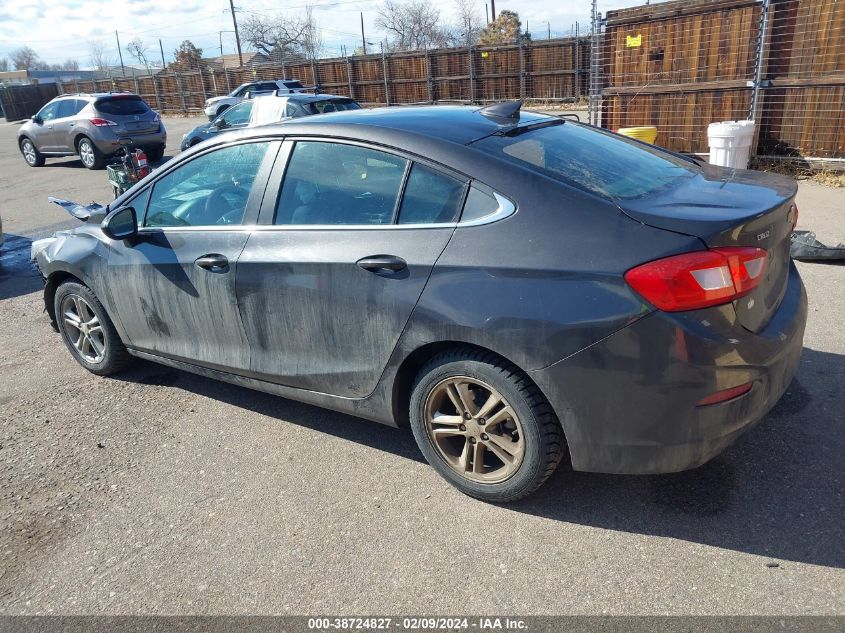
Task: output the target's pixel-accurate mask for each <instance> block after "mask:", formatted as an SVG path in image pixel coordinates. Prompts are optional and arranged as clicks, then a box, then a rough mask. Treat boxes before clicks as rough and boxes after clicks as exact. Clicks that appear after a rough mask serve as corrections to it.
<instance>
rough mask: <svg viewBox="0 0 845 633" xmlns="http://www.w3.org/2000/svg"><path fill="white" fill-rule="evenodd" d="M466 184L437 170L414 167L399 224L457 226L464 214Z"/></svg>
mask: <svg viewBox="0 0 845 633" xmlns="http://www.w3.org/2000/svg"><path fill="white" fill-rule="evenodd" d="M465 190H466V183H465V182H461V181H460V180H456V179H455V178H452V177H450V176H447V175H445V174H443V173H441V172H439V171H437V170H434V169H431V168H430V167H426V166H425V165H421V164H419V163H414V165H413V166H412V167H411V173H410V174H409V175H408V182H407V184H406V185H405V193H404V195H403V196H402V206H401V207H400V208H399V224H435V223H440V222H454V221H456V220H457V218H458V214H459V213H460V211H461V205H462V204H463V201H464V191H465Z"/></svg>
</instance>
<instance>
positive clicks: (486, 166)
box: [33, 104, 807, 501]
mask: <svg viewBox="0 0 845 633" xmlns="http://www.w3.org/2000/svg"><path fill="white" fill-rule="evenodd" d="M795 193H796V186H795V183H794V182H793V181H792V180H789V179H787V178H784V177H781V176H775V175H768V174H762V173H753V172H749V171H738V170H728V169H722V168H716V167H709V166H701V165H699V164H697V163H696V162H694V161H692V160H690V159H688V158H685V157H683V156H678V155H675V154H672V153H669V152H666V151H663V150H660V149H658V148H655V147H653V146H649V145H645V144H642V143H639V142H637V141H633V140H631V139H626V138H624V137H620V136H617V135H615V134H612V133H610V132H606V131H604V130H599V129H596V128H592V127H590V126H586V125H581V124H579V123H575V122H572V121H565V120H562V119H559V118H555V117H550V116H544V115H539V114H531V113H524V112H520V111H519V108H518V104H499V105H497V106H492V107H489V108H485V109H479V108H477V107H475V108H473V107H420V108H400V109H383V110H371V111H358V112H344V113H337V114H333V115H330V116H322V115H319V116H314V117H307V118H304V119H302V120H299V121H291V122H287V123H285V124H284V125H278V126H268V127H261V128H255V129H251V130H245V131H241V132H235V133H232V134H228V135H225V136H224V137H221V138H219V139H216V140H213V141H210V142H208V143H205V144H203V145H201V146H199V147H196V148H193V149H190V150H188V151H187V152H185V153H184V154H182V155H180V156H179V157H177V158H176V159H174V160H173V161H171V162H169V163H167V164H166V165H165V166H163V167H162V168H160V169H159V170H157V171H156V172H154V173H153V174H152V175H150V176H149V177H147V178H146V179H145V180H143V181H142V182H140V183H139V184H138V185H136V186H135V187H133V188H132V189H131V190H130V191H128V192H127V193H126V194H124V195H123V196H122V197H120V198H118V199H117V200H116V201H114V202H113V203H112V204H111V205H110V207H109V208H101V207H98V206H96V205H94V206H89V207H80V206H78V205H77V206H74V205H72V204H70V203H64V202H63V203H62V204H63V205H65V206H68V207H69V208H70V210H71V212H72V213H74V215H76V216H77V217H80V218H81V219H84V220H87V221H86V222H85V224H84V225H82V226H81V227H79V228H77V229H75V230H73V231H69V232H64V233H61V234H58V235H57V236H55V237H54V238H51V239H48V240H45V241H41V242H36V243H35V244H34V245H33V257H34V259H35V260H36V262H37V265H38V268H39V269H40V270H41V273H42V274H43V276H44V277H45V279H46V289H45V304H46V308H47V312H48V314H49V315H50V318H51V320H52V321H53V323H54V324H55V326H56V328H57V329H58V331H59V333H60V334H61V336H62V338H63V340H64V342H65V344H66V345H67V347H68V349H69V350H70V352H71V354H73V356H74V357H75V358H76V360H77V361H79V363H80V364H82V365H83V366H84V367H85V368H87V369H88V370H89V371H92V372H94V373H97V374H104V375H105V374H112V373H114V372H117V371H120V370H121V369H123V368H124V367H125V366H126V364H127V363H128V362H129V360H130V359H131V358H132V357H133V356H137V357H141V358H146V359H150V360H153V361H156V362H159V363H163V364H166V365H170V366H173V367H177V368H180V369H184V370H186V371H190V372H195V373H198V374H202V375H205V376H211V377H214V378H219V379H221V380H226V381H230V382H234V383H236V384H240V385H245V386H248V387H252V388H256V389H260V390H263V391H267V392H270V393H274V394H278V395H280V396H284V397H288V398H293V399H296V400H301V401H304V402H308V403H312V404H316V405H319V406H323V407H327V408H331V409H335V410H338V411H344V412H347V413H351V414H353V415H357V416H360V417H364V418H369V419H371V420H376V421H378V422H382V423H385V424H390V425H399V426H409V427H410V428H411V429H412V431H413V433H414V436H415V437H416V440H417V442H418V444H419V447H420V450H421V451H422V453H423V454H424V455H425V457H426V459H427V460H428V461H429V462H430V463H431V465H432V466H433V467H434V468H435V469H437V471H438V472H439V473H440V474H441V475H443V476H444V477H445V478H446V479H447V480H448V481H449V482H451V483H452V484H454V485H455V486H456V487H458V488H459V489H460V490H462V491H464V492H465V493H467V494H470V495H473V496H475V497H479V498H481V499H486V500H491V501H510V500H514V499H518V498H520V497H523V496H525V495H527V494H529V493H530V492H532V491H533V490H535V489H536V488H537V487H538V486H540V485H541V484H542V483H543V482H544V481H545V480H546V478H547V477H548V476H549V475H550V474H551V473H552V472H553V471H554V470H555V468H556V467H557V465H558V463H559V462H560V461H561V460H562V459H564V458H567V461H569V462H571V465H572V467H573V468H574V469H576V470H582V471H593V472H605V473H661V472H671V471H678V470H682V469H687V468H692V467H695V466H697V465H699V464H702V463H703V462H705V461H707V460H708V459H710V458H711V457H713V456H714V455H716V454H718V453H719V452H720V451H722V450H723V449H724V448H725V447H727V446H728V445H729V444H730V443H731V442H732V441H734V440H735V439H736V438H737V437H738V436H739V435H740V434H741V433H742V432H743V431H745V430H746V429H748V428H749V427H750V426H751V425H752V424H753V423H755V422H757V421H759V420H760V419H761V418H762V417H763V415H764V414H765V413H766V412H767V411H768V410H769V409H770V408H771V407H772V406H773V405H774V404H775V403H776V402H777V400H778V399H779V398H780V397H781V395H782V394H783V393H784V391H785V389H786V387H787V385H788V384H789V382H790V380H791V379H792V376H793V374H794V373H795V370H796V367H797V364H798V361H799V357H800V354H801V349H802V337H803V333H804V324H805V320H806V314H807V299H806V295H805V292H804V287H803V285H802V283H801V279H800V278H799V276H798V272H797V270H796V269H795V267H794V265H793V264H792V263H791V260H790V258H789V235H790V232H791V230H792V228H793V226H794V224H795V222H796V219H797V210H796V207H795V202H794V198H795ZM245 432H248V429H245Z"/></svg>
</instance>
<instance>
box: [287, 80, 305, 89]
mask: <svg viewBox="0 0 845 633" xmlns="http://www.w3.org/2000/svg"><path fill="white" fill-rule="evenodd" d="M282 83H283V84H284V85H285V88H288V89H289V90H297V89H301V88H304V87H305V86H303V85H302V84H301V83H299V82H298V81H284V82H282Z"/></svg>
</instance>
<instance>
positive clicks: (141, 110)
mask: <svg viewBox="0 0 845 633" xmlns="http://www.w3.org/2000/svg"><path fill="white" fill-rule="evenodd" d="M94 105H95V107H96V108H97V110H99V111H100V112H102V113H103V114H115V115H118V116H120V115H127V114H145V113H147V112H149V110H150V108H149V106H148V105H147V104H146V103H144V100H143V99H141V97H138V96H136V95H121V96H114V97H103V98H102V99H98V100H97V103H96V104H94Z"/></svg>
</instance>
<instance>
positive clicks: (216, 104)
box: [204, 79, 308, 120]
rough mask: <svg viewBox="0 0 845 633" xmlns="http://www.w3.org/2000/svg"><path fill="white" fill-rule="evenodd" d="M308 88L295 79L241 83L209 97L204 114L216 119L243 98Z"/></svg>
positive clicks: (297, 91) (300, 90)
mask: <svg viewBox="0 0 845 633" xmlns="http://www.w3.org/2000/svg"><path fill="white" fill-rule="evenodd" d="M307 90H308V89H307V88H306V87H305V86H303V85H302V84H301V83H300V82H298V81H296V80H295V79H279V80H276V81H251V82H249V83H245V84H241V85H240V86H238V87H237V88H235V89H234V90H232V92H230V93H229V94H227V95H223V96H222V97H211V98H210V99H207V100H206V102H205V110H204V112H205V114H206V116H207V117H208V118H209V120H210V119H216V118H217V117H218V116H220V115H221V114H223V112H224V111H225V110H226V109H227V108H231V107H232V106H233V105H237V104H238V103H240V102H241V101H243V100H244V99H248V98H251V97H256V96H258V95H268V94H276V93H283V94H294V93H300V92H306V91H307Z"/></svg>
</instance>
